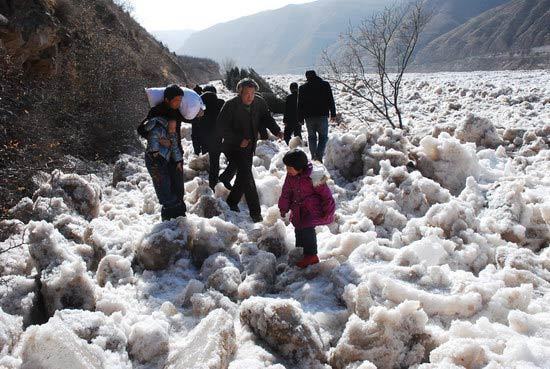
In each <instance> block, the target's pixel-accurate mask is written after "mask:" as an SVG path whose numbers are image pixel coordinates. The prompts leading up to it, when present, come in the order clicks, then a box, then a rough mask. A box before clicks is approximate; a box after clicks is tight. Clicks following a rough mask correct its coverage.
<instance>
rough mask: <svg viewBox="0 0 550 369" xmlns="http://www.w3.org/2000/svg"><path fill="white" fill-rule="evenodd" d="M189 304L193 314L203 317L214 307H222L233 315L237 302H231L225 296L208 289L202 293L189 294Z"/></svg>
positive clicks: (236, 308) (214, 308)
mask: <svg viewBox="0 0 550 369" xmlns="http://www.w3.org/2000/svg"><path fill="white" fill-rule="evenodd" d="M191 305H192V307H193V314H194V315H195V316H197V317H205V316H207V315H208V314H209V313H210V312H211V311H214V310H216V309H223V310H225V311H227V312H228V313H229V314H231V315H232V316H234V315H235V314H236V312H237V310H238V306H237V304H235V303H234V302H232V301H231V300H230V299H229V298H228V297H227V296H224V295H223V294H222V293H220V292H218V291H214V290H208V291H206V292H204V293H194V294H193V295H192V296H191Z"/></svg>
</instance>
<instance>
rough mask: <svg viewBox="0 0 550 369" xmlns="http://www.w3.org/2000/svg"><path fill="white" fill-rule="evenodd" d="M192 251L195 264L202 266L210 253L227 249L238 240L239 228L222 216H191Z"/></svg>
mask: <svg viewBox="0 0 550 369" xmlns="http://www.w3.org/2000/svg"><path fill="white" fill-rule="evenodd" d="M188 221H189V222H190V223H191V224H192V226H191V228H190V245H189V247H190V251H191V258H192V261H193V264H194V265H195V266H196V267H199V268H200V267H201V265H202V263H203V262H204V260H206V259H207V258H208V257H209V256H210V255H213V254H216V253H218V252H224V251H227V250H229V249H230V248H231V246H233V244H234V243H235V242H236V241H237V238H238V234H239V228H238V227H237V226H236V225H234V224H232V223H229V222H226V221H224V220H222V219H220V218H217V217H215V218H212V219H204V218H191V217H188Z"/></svg>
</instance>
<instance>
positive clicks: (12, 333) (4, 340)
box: [0, 308, 23, 356]
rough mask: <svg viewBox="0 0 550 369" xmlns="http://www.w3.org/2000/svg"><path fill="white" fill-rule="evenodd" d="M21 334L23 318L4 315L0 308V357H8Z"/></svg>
mask: <svg viewBox="0 0 550 369" xmlns="http://www.w3.org/2000/svg"><path fill="white" fill-rule="evenodd" d="M22 333H23V318H21V317H18V316H15V315H10V314H6V313H5V312H4V311H3V310H2V308H0V356H4V355H9V354H10V353H12V352H13V349H14V348H15V346H16V345H17V343H18V342H19V338H20V336H21V334H22Z"/></svg>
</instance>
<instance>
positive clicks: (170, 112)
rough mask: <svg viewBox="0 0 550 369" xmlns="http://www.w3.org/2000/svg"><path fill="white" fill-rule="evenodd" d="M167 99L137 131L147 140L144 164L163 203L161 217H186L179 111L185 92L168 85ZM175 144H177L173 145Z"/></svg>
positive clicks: (154, 109)
mask: <svg viewBox="0 0 550 369" xmlns="http://www.w3.org/2000/svg"><path fill="white" fill-rule="evenodd" d="M163 94H164V99H163V100H162V102H160V103H159V104H157V105H155V106H154V107H152V108H151V110H149V113H148V114H147V118H146V119H145V120H144V121H143V122H142V123H141V124H140V125H139V126H138V133H139V134H140V135H141V136H142V137H144V138H146V139H147V150H146V153H145V165H146V167H147V170H148V171H149V174H150V175H151V178H152V180H153V185H154V187H155V192H156V194H157V198H158V200H159V203H160V204H161V205H162V211H161V216H162V220H163V221H165V220H170V219H173V218H177V217H180V216H185V213H186V210H187V209H186V206H185V202H184V200H183V197H184V195H185V190H184V178H183V147H182V145H181V123H182V122H183V121H184V120H185V118H184V117H183V115H182V114H181V112H180V106H181V103H182V99H183V96H184V91H183V90H182V89H181V88H180V87H178V86H177V85H171V86H168V87H167V88H166V89H165V90H164V92H163ZM174 146H175V147H174Z"/></svg>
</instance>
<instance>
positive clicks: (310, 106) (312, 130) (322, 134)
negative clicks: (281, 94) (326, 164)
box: [298, 70, 336, 163]
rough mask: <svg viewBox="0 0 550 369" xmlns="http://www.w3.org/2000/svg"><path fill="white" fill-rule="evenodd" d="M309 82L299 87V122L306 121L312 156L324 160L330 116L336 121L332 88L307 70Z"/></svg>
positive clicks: (320, 160)
mask: <svg viewBox="0 0 550 369" xmlns="http://www.w3.org/2000/svg"><path fill="white" fill-rule="evenodd" d="M306 79H307V82H306V83H305V84H303V85H302V86H300V88H299V89H298V122H300V123H302V122H303V121H304V120H305V121H306V128H307V136H308V137H307V138H308V143H309V151H310V152H311V158H312V159H313V160H317V161H319V162H321V163H322V162H323V156H324V155H325V148H326V146H327V141H328V117H329V114H330V120H331V121H333V122H336V105H335V104H334V97H333V95H332V88H331V87H330V84H329V83H328V82H327V81H324V80H323V79H321V77H318V76H317V74H316V73H315V71H313V70H308V71H307V72H306Z"/></svg>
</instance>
